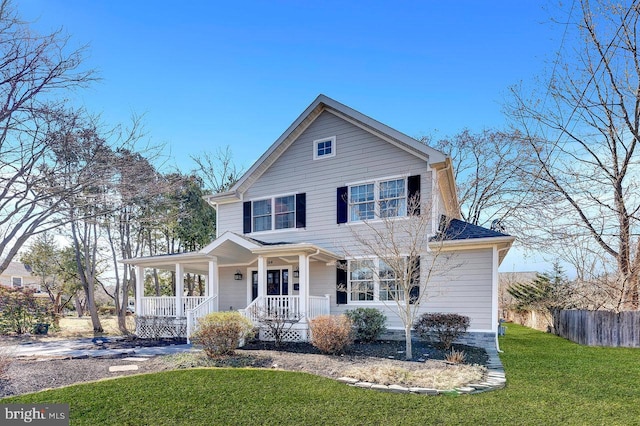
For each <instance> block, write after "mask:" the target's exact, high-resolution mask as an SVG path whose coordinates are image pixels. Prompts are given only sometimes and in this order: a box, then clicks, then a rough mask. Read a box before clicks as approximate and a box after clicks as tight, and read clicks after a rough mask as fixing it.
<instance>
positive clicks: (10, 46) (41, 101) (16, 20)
mask: <svg viewBox="0 0 640 426" xmlns="http://www.w3.org/2000/svg"><path fill="white" fill-rule="evenodd" d="M68 42H69V38H68V37H66V36H64V35H62V33H61V31H55V32H53V33H51V34H46V35H37V34H35V33H34V32H33V31H32V30H31V28H30V27H29V25H28V24H27V23H25V22H23V21H22V20H21V19H20V17H19V16H18V15H17V13H16V11H15V9H14V7H13V5H12V3H11V1H9V0H2V1H0V57H1V58H2V59H1V60H0V105H1V106H0V258H1V259H2V262H0V271H3V270H4V269H6V267H7V266H8V264H9V262H10V261H11V260H12V259H13V257H14V256H15V255H16V254H17V253H18V251H19V249H20V247H22V245H23V244H24V243H25V242H26V241H27V239H28V238H29V237H30V236H32V235H34V234H37V233H39V232H43V231H44V230H47V229H51V228H53V227H56V226H58V225H59V222H57V220H59V217H58V216H57V214H58V212H59V211H60V204H59V203H58V202H56V201H55V200H59V199H60V198H61V197H59V196H57V195H59V194H56V195H52V193H51V192H52V191H51V188H48V187H46V185H43V180H45V181H46V176H44V177H43V173H44V172H43V166H44V165H47V167H46V168H47V169H48V170H52V169H55V167H52V166H51V164H50V162H51V157H50V147H49V144H48V139H47V138H48V135H49V130H50V129H49V128H48V127H49V124H48V120H49V119H50V118H51V115H52V114H54V113H55V111H57V110H59V109H60V108H59V106H58V105H55V104H52V101H51V100H52V99H54V98H55V96H59V95H63V96H64V93H65V92H66V91H68V90H70V89H74V88H78V87H83V86H86V85H87V84H88V83H90V82H91V81H92V80H94V79H95V76H94V72H93V71H92V70H82V69H81V65H82V60H83V55H84V48H80V49H77V50H70V49H69V48H68ZM61 103H62V102H61Z"/></svg>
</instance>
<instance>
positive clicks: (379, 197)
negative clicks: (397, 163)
mask: <svg viewBox="0 0 640 426" xmlns="http://www.w3.org/2000/svg"><path fill="white" fill-rule="evenodd" d="M406 187H407V185H406V179H405V178H399V179H391V180H382V181H376V182H371V183H365V184H359V185H352V186H350V187H349V212H350V213H349V220H350V221H351V222H357V221H362V220H372V219H374V218H378V217H380V218H389V217H403V216H406V215H407V189H406Z"/></svg>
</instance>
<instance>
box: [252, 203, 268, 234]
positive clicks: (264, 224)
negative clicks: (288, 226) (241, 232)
mask: <svg viewBox="0 0 640 426" xmlns="http://www.w3.org/2000/svg"><path fill="white" fill-rule="evenodd" d="M252 211H253V231H254V232H260V231H269V230H271V211H272V209H271V199H269V200H259V201H254V202H253V209H252Z"/></svg>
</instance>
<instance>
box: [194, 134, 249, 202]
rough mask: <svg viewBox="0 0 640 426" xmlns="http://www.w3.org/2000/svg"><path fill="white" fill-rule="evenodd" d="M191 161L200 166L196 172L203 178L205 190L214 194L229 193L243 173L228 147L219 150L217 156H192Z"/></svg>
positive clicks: (208, 153)
mask: <svg viewBox="0 0 640 426" xmlns="http://www.w3.org/2000/svg"><path fill="white" fill-rule="evenodd" d="M191 159H192V160H193V161H195V163H196V164H197V166H198V167H197V168H196V170H195V171H194V172H195V173H197V174H198V175H200V176H201V178H202V180H203V182H204V185H205V188H206V189H207V190H208V191H211V193H212V194H216V193H218V192H225V191H228V190H229V188H231V186H233V184H234V183H236V182H237V180H238V179H239V178H240V176H241V175H242V173H243V171H242V169H240V168H238V167H237V166H236V164H235V163H234V161H233V155H232V153H231V149H230V148H229V147H228V146H227V147H226V148H225V149H221V148H218V149H217V150H216V152H215V154H211V153H210V152H203V153H202V154H200V155H192V156H191Z"/></svg>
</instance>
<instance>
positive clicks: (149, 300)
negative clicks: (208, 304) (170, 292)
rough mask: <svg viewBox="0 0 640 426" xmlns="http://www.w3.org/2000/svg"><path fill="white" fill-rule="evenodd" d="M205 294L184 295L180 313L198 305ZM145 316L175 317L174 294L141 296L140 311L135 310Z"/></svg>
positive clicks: (184, 313)
mask: <svg viewBox="0 0 640 426" xmlns="http://www.w3.org/2000/svg"><path fill="white" fill-rule="evenodd" d="M205 299H207V296H184V297H183V298H182V313H183V315H186V312H187V311H188V310H189V309H193V308H195V307H196V306H198V305H200V304H201V303H202V302H204V300H205ZM136 314H137V315H139V316H145V317H147V316H148V317H174V318H175V317H176V298H175V296H153V297H143V298H142V311H141V312H136Z"/></svg>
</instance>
